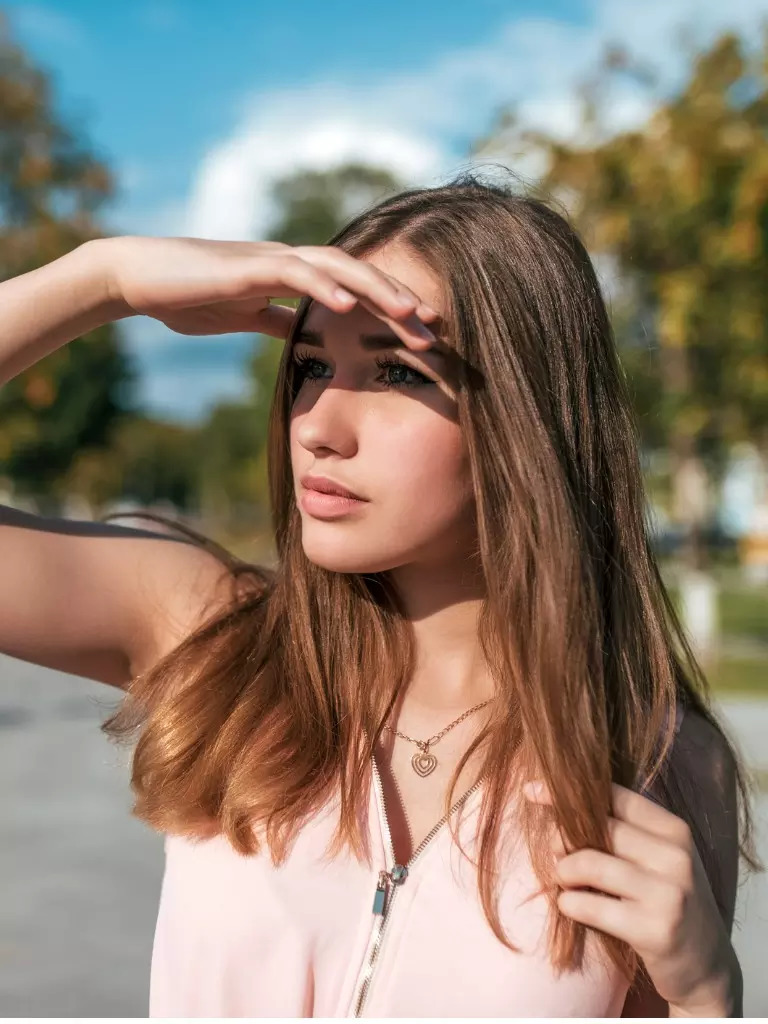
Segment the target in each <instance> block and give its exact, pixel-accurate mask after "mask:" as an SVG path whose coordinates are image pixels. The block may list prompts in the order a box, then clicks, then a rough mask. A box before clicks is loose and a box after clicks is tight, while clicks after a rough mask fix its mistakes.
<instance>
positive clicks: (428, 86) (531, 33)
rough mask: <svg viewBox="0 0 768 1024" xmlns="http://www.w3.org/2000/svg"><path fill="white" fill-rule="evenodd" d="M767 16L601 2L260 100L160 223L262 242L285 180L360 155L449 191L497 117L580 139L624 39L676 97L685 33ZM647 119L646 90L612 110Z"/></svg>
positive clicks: (730, 9) (750, 4)
mask: <svg viewBox="0 0 768 1024" xmlns="http://www.w3.org/2000/svg"><path fill="white" fill-rule="evenodd" d="M763 10H764V0H732V2H729V4H728V5H715V4H714V3H702V0H674V2H671V0H644V2H643V3H642V4H638V3H637V2H636V0H595V3H594V4H593V8H592V16H591V18H590V19H589V21H588V22H587V23H585V24H583V25H575V24H571V23H565V22H558V21H556V20H553V19H546V18H522V19H514V20H512V21H510V22H509V23H508V24H507V25H506V26H505V27H503V28H502V29H501V30H500V31H497V32H495V33H494V35H493V37H492V38H491V39H489V40H488V42H486V43H484V44H482V45H476V46H471V47H465V48H462V49H457V50H455V51H453V52H450V53H447V54H445V55H444V56H443V57H441V58H439V59H438V60H436V61H433V62H432V63H428V64H426V66H424V67H422V68H419V69H418V70H413V71H408V72H396V73H390V74H388V73H386V72H383V73H381V74H380V75H379V76H378V79H377V80H374V81H373V83H372V84H371V77H372V76H371V75H370V72H369V73H368V74H367V76H366V82H365V84H362V85H361V84H360V83H358V82H356V81H347V82H345V81H341V80H338V79H326V80H324V81H319V82H312V83H308V84H307V85H306V86H303V87H301V88H279V89H275V90H270V91H261V92H259V93H257V94H255V95H252V96H247V97H245V98H244V99H243V100H241V102H240V103H239V106H238V110H237V111H236V113H237V114H238V123H237V125H236V127H235V129H234V131H233V133H232V135H231V136H230V137H229V138H227V139H224V140H222V141H221V142H220V143H218V144H216V145H214V146H213V147H212V148H211V149H210V150H209V152H208V153H206V154H205V156H204V157H203V159H202V160H201V162H200V165H199V167H198V169H197V172H196V175H195V178H194V182H193V185H192V188H191V191H190V193H189V195H188V196H187V198H186V202H185V203H184V204H183V205H178V206H176V207H175V208H174V209H173V211H171V216H170V217H167V216H162V219H161V222H162V224H163V225H164V226H165V225H167V224H169V223H173V224H175V225H176V228H177V230H178V233H180V234H190V235H198V236H200V237H212V238H221V237H226V238H233V239H249V238H258V237H259V236H260V234H261V233H262V232H263V231H264V229H265V228H266V227H267V226H268V225H269V221H270V219H271V217H272V215H273V212H274V211H272V210H271V209H270V207H269V203H268V199H267V194H268V190H269V186H270V184H271V183H272V182H273V181H274V180H275V179H276V178H278V177H280V176H282V175H284V174H287V173H289V172H291V171H293V170H297V169H299V168H328V167H332V166H334V165H337V164H339V163H341V162H343V161H346V160H349V159H353V158H354V159H361V160H368V161H370V162H371V163H376V164H380V165H381V166H383V167H386V168H389V169H390V170H392V171H394V172H395V173H397V174H398V175H400V176H401V177H403V178H405V179H406V180H407V181H409V182H411V183H414V184H416V183H419V184H426V183H430V182H434V181H437V180H438V179H442V178H444V177H446V176H448V175H449V174H450V173H451V172H452V171H453V170H454V169H457V168H458V166H459V163H460V162H461V163H462V164H463V163H464V162H465V158H464V155H463V154H461V153H459V152H457V151H455V150H454V148H453V145H452V144H451V142H450V139H451V137H454V138H455V137H458V136H467V135H469V136H470V137H471V136H473V135H475V136H476V135H480V134H481V133H482V132H483V130H484V129H485V128H487V127H488V122H489V118H490V117H491V114H492V112H493V110H494V109H496V108H497V107H498V106H499V105H501V104H504V103H508V102H516V103H517V105H518V111H519V113H520V116H521V118H522V119H523V120H524V121H525V122H526V123H529V124H532V125H537V126H541V127H546V128H548V129H549V130H551V131H554V132H557V133H559V134H561V135H562V136H566V137H567V136H569V135H572V134H573V132H574V131H575V130H576V128H577V126H578V106H577V102H576V99H575V87H576V85H577V83H578V82H579V81H581V80H583V79H584V77H585V76H586V75H588V74H589V73H590V72H591V71H592V69H594V67H595V64H596V61H597V59H598V57H599V55H600V54H601V53H602V51H603V48H604V46H605V45H606V44H607V43H624V44H626V45H627V46H628V47H629V48H630V49H631V52H632V53H634V54H636V55H637V56H638V57H639V58H641V59H644V60H647V61H651V62H652V63H653V64H654V66H658V67H659V68H660V69H661V71H662V74H663V79H664V83H663V84H664V85H665V86H667V87H669V86H671V85H673V84H674V83H675V81H676V78H677V77H679V75H680V74H681V73H682V72H683V71H684V68H685V63H686V62H685V57H684V55H683V54H682V53H681V50H680V46H679V42H678V40H677V37H676V34H675V29H676V28H677V27H679V26H683V25H686V24H688V25H691V26H694V28H695V34H696V37H697V38H698V41H699V42H700V43H701V44H702V45H703V44H705V43H706V42H708V41H709V39H710V38H711V37H712V36H713V35H714V34H715V33H716V32H718V31H721V30H722V29H724V28H727V27H734V28H739V29H742V30H745V31H749V30H750V29H752V30H754V28H755V26H756V24H757V19H758V16H759V15H760V14H761V13H762V12H763ZM648 112H649V100H648V99H647V98H646V97H645V96H643V95H642V94H641V93H640V91H639V89H638V87H637V86H635V85H633V84H632V83H630V82H629V81H626V82H624V83H617V88H616V91H615V92H614V94H613V95H612V97H611V103H610V107H609V108H608V115H609V119H610V125H611V127H612V128H613V129H614V130H617V129H621V128H625V127H628V126H630V125H632V124H637V123H638V122H639V121H641V120H642V119H644V118H645V117H646V116H647V114H648ZM157 233H159V232H157Z"/></svg>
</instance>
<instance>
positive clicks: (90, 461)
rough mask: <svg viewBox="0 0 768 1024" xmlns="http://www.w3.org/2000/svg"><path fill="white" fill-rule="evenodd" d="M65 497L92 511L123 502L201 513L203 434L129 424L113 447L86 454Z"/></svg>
mask: <svg viewBox="0 0 768 1024" xmlns="http://www.w3.org/2000/svg"><path fill="white" fill-rule="evenodd" d="M59 486H60V489H61V497H64V496H65V495H69V494H77V495H80V496H82V497H83V498H85V499H86V500H87V501H88V502H89V503H90V504H91V506H92V507H93V508H99V509H100V508H101V507H102V506H104V505H105V504H107V503H109V502H113V501H116V500H118V499H128V500H132V501H135V502H137V503H139V504H141V505H146V506H151V505H154V504H156V503H158V502H164V501H170V502H172V503H173V504H174V505H175V506H176V507H177V508H179V509H182V510H184V511H190V510H191V511H197V506H198V500H199V497H198V492H199V486H200V445H199V430H198V429H197V428H195V427H187V426H184V425H182V424H177V423H167V422H164V421H162V420H155V419H152V418H151V417H145V416H133V417H130V418H125V419H124V420H122V421H121V422H120V423H118V424H117V425H116V426H115V429H114V430H113V432H112V439H111V444H110V447H109V448H108V449H107V448H103V447H95V448H94V447H88V446H86V447H84V448H82V449H81V450H80V451H79V452H78V453H77V455H76V456H75V459H74V460H73V462H72V464H71V466H70V467H69V469H68V472H67V474H66V476H65V477H64V478H63V480H62V481H61V484H60V485H59Z"/></svg>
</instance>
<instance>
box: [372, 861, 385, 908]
mask: <svg viewBox="0 0 768 1024" xmlns="http://www.w3.org/2000/svg"><path fill="white" fill-rule="evenodd" d="M388 887H389V872H387V871H380V872H379V880H378V882H377V883H376V892H375V893H374V894H373V912H374V914H383V913H384V907H385V905H386V902H387V889H388Z"/></svg>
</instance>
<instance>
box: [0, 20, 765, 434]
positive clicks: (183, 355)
mask: <svg viewBox="0 0 768 1024" xmlns="http://www.w3.org/2000/svg"><path fill="white" fill-rule="evenodd" d="M723 7H727V9H726V10H723ZM2 9H3V10H4V11H5V12H6V14H7V15H8V18H9V21H10V24H11V31H12V34H13V36H14V38H15V39H17V40H18V41H19V42H20V43H21V44H22V45H23V46H24V48H25V49H26V51H27V52H28V53H29V54H30V55H31V57H32V59H33V60H34V61H35V62H36V63H38V64H40V65H41V66H43V67H44V68H45V69H46V70H48V71H49V72H50V73H51V75H52V78H53V87H54V95H55V98H56V103H57V106H58V108H59V110H60V111H61V113H62V114H63V115H64V116H65V117H66V118H67V119H68V120H74V121H75V122H76V123H77V124H78V125H80V127H81V128H82V129H84V130H85V132H86V134H87V136H88V138H89V139H90V142H91V145H92V147H93V148H94V149H95V151H96V152H97V153H98V154H99V155H100V156H101V157H102V158H103V159H104V160H105V161H106V162H107V163H108V165H109V166H110V167H111V168H112V171H113V173H114V175H115V177H116V179H117V183H118V187H119V194H118V196H117V198H116V200H115V201H114V202H113V203H112V204H110V206H109V207H107V208H105V209H104V211H103V219H104V221H105V229H106V230H107V232H108V233H111V234H151V235H164V234H168V235H170V234H183V235H196V236H199V237H210V238H233V239H234V238H239V239H254V238H259V237H261V236H262V233H263V232H264V230H265V229H266V227H267V226H268V225H269V222H270V216H271V210H270V207H269V203H268V199H267V193H268V188H269V185H270V183H271V182H272V181H274V180H275V178H276V177H279V176H281V175H282V174H285V173H290V172H291V171H292V170H296V169H298V168H301V167H317V168H323V167H330V166H333V165H334V164H337V163H340V162H343V161H344V160H346V159H349V158H358V159H361V158H362V159H365V160H369V161H370V162H373V163H379V164H381V165H383V166H386V167H388V168H389V169H391V170H393V171H395V172H396V173H398V174H399V175H400V177H402V178H404V179H405V180H406V181H408V182H409V183H411V184H429V183H437V182H438V181H439V180H442V179H444V178H446V177H449V176H450V175H451V174H452V173H455V172H456V171H457V170H459V169H461V168H463V167H465V166H467V165H468V159H467V155H466V154H467V147H468V145H469V143H470V142H471V140H472V139H474V138H475V137H477V136H478V135H479V134H482V133H483V132H484V131H485V129H486V128H487V127H488V125H489V123H490V119H491V117H492V114H493V112H494V110H495V109H496V108H497V107H498V106H499V105H500V104H502V103H506V102H515V103H516V104H517V105H518V109H519V111H520V113H521V115H522V116H523V119H524V120H526V121H527V122H529V123H532V124H538V125H544V126H546V127H548V128H549V129H550V130H552V131H557V132H560V133H562V134H563V135H569V134H572V132H573V128H574V125H575V123H576V107H575V105H574V103H575V101H574V87H575V85H576V83H577V82H578V81H579V80H580V79H581V78H583V76H584V75H585V74H588V73H589V71H590V70H591V68H592V67H593V66H594V62H595V60H596V58H597V56H598V54H599V53H600V52H601V49H602V47H603V45H604V44H605V43H606V42H608V41H618V42H624V43H626V44H629V45H630V46H631V47H632V49H633V50H634V52H636V53H637V54H638V55H639V56H643V57H645V58H646V59H650V60H653V61H654V62H655V63H657V64H659V66H660V67H661V69H662V70H663V72H664V75H665V80H666V81H667V82H668V84H669V85H670V86H671V85H673V84H674V82H675V80H676V76H678V75H679V74H680V73H681V69H682V67H683V61H682V59H681V57H680V55H679V51H678V48H677V46H676V44H675V41H674V39H675V37H674V32H675V29H676V28H677V27H678V26H681V25H686V24H687V25H691V26H694V28H695V32H696V33H697V36H698V38H699V39H700V41H701V42H702V43H704V42H707V41H709V39H710V38H711V37H712V36H713V35H714V34H715V33H717V32H718V31H720V30H722V29H723V28H727V27H734V28H737V29H740V30H742V31H745V32H750V31H753V30H754V27H755V26H756V24H757V18H758V16H759V14H760V13H761V12H762V10H763V9H764V3H763V0H730V2H729V4H728V5H722V4H717V5H716V4H715V3H713V2H711V0H644V2H643V3H642V4H641V3H638V2H637V0H537V2H534V0H525V2H517V0H515V2H509V0H507V2H502V0H473V2H472V3H471V4H470V3H461V2H459V3H453V4H446V3H444V2H442V0H426V2H422V3H413V2H409V3H406V2H404V0H390V2H388V3H387V4H369V5H365V4H361V3H360V2H359V0H356V2H354V3H352V2H350V0H336V2H334V3H333V4H324V3H318V2H315V3H309V2H306V0H298V2H297V0H294V2H293V3H291V4H279V3H278V4H266V3H261V2H253V0H252V2H250V3H248V2H245V0H227V2H226V3H219V4H214V3H205V2H202V0H201V2H192V0H188V2H187V3H182V2H181V0H156V2H152V0H133V2H130V3H128V2H123V3H119V2H112V3H105V2H104V0H100V2H97V0H67V2H63V0H46V2H44V3H39V4H38V3H21V4H3V5H2ZM647 103H648V101H647V98H645V97H642V96H640V95H639V94H637V93H635V92H633V87H631V86H630V85H626V86H625V87H622V88H621V90H620V91H618V92H617V94H616V95H615V97H614V98H613V99H612V107H611V115H612V121H613V123H614V125H615V127H617V128H620V127H623V126H627V125H629V124H633V123H637V122H638V121H640V120H642V118H643V117H644V116H646V115H647V112H648V105H647ZM509 162H510V163H513V162H512V161H511V160H510V161H509ZM520 169H521V171H523V172H526V171H530V170H531V169H530V168H525V167H522V168H520ZM120 330H121V332H122V333H123V335H124V337H125V339H126V344H127V345H128V346H129V348H130V349H131V351H132V352H133V353H134V354H135V355H136V358H137V360H138V363H139V367H140V369H141V371H142V396H143V398H144V400H145V402H146V404H147V406H148V408H149V409H150V411H152V412H153V413H155V414H157V415H161V416H164V417H167V418H170V419H178V420H184V421H194V420H195V419H197V418H199V417H200V416H202V415H203V414H204V413H205V411H206V409H207V408H209V407H210V405H211V404H213V403H215V402H216V401H217V400H220V399H222V398H227V397H230V396H232V397H236V396H239V395H242V394H244V393H245V384H246V381H245V379H244V376H243V372H242V367H243V361H244V359H245V357H246V356H247V353H248V352H249V351H250V350H251V349H252V347H253V337H248V336H242V335H230V336H226V337H218V338H201V339H197V338H185V337H182V336H179V335H176V334H173V333H172V332H170V331H168V330H167V329H166V328H165V327H163V326H162V325H161V324H158V323H157V322H156V321H153V320H151V319H149V318H146V317H135V318H131V319H130V320H126V321H121V322H120Z"/></svg>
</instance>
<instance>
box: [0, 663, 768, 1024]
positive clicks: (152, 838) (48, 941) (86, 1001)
mask: <svg viewBox="0 0 768 1024" xmlns="http://www.w3.org/2000/svg"><path fill="white" fill-rule="evenodd" d="M118 696H119V695H118V693H117V691H115V690H113V689H111V688H110V687H108V686H103V685H101V684H98V683H92V682H88V681H87V680H83V679H77V678H75V677H72V676H64V675H61V674H59V673H54V672H50V671H48V670H44V669H40V668H37V667H35V666H32V665H27V664H26V663H24V662H20V661H15V660H12V659H10V658H6V657H3V656H2V655H0V807H2V812H3V830H2V843H0V878H2V880H3V887H2V901H0V1017H3V1016H6V1017H13V1016H19V1017H38V1016H40V1017H49V1016H50V1017H73V1016H84V1017H123V1016H125V1017H145V1016H146V1015H147V990H148V979H149V964H150V955H151V948H152V933H153V929H154V923H155V915H156V912H157V900H158V895H159V890H160V880H161V875H162V841H161V839H160V837H158V836H157V835H155V834H154V833H152V832H151V831H150V830H149V829H147V828H146V827H145V826H144V825H142V824H141V823H140V822H138V821H136V819H134V818H132V817H131V816H130V814H129V807H130V792H129V789H128V773H127V762H128V751H127V750H123V749H121V748H118V747H116V746H114V745H113V744H110V743H109V742H108V741H107V739H106V737H105V736H104V735H103V734H102V733H100V732H99V729H98V725H99V723H100V722H101V721H103V720H104V719H105V718H106V717H107V715H108V713H109V711H110V709H112V708H114V707H115V706H116V703H117V697H118ZM724 710H725V712H726V715H727V718H728V721H729V722H730V723H732V725H733V727H734V730H735V735H736V736H737V738H738V739H739V741H740V742H741V743H742V745H743V749H744V752H745V754H747V756H748V757H749V758H750V759H751V760H752V761H753V762H754V763H755V764H761V765H762V766H763V767H768V749H767V748H768V703H761V702H752V703H749V704H746V703H742V702H739V703H729V704H728V705H727V706H725V708H724ZM759 816H760V819H761V831H760V844H761V855H762V856H763V857H764V859H765V860H766V862H768V799H763V800H762V802H761V806H760V809H759ZM734 943H735V945H736V948H737V951H738V953H739V957H740V960H741V962H742V966H743V969H744V976H745V980H746V1000H745V1013H746V1015H747V1016H758V1015H763V1014H768V972H766V971H765V967H764V961H765V951H766V949H768V881H767V880H766V878H765V877H764V876H759V877H758V878H757V879H754V880H749V884H748V885H747V886H744V887H743V888H742V890H741V892H740V895H739V905H738V907H737V927H736V929H735V931H734Z"/></svg>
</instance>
